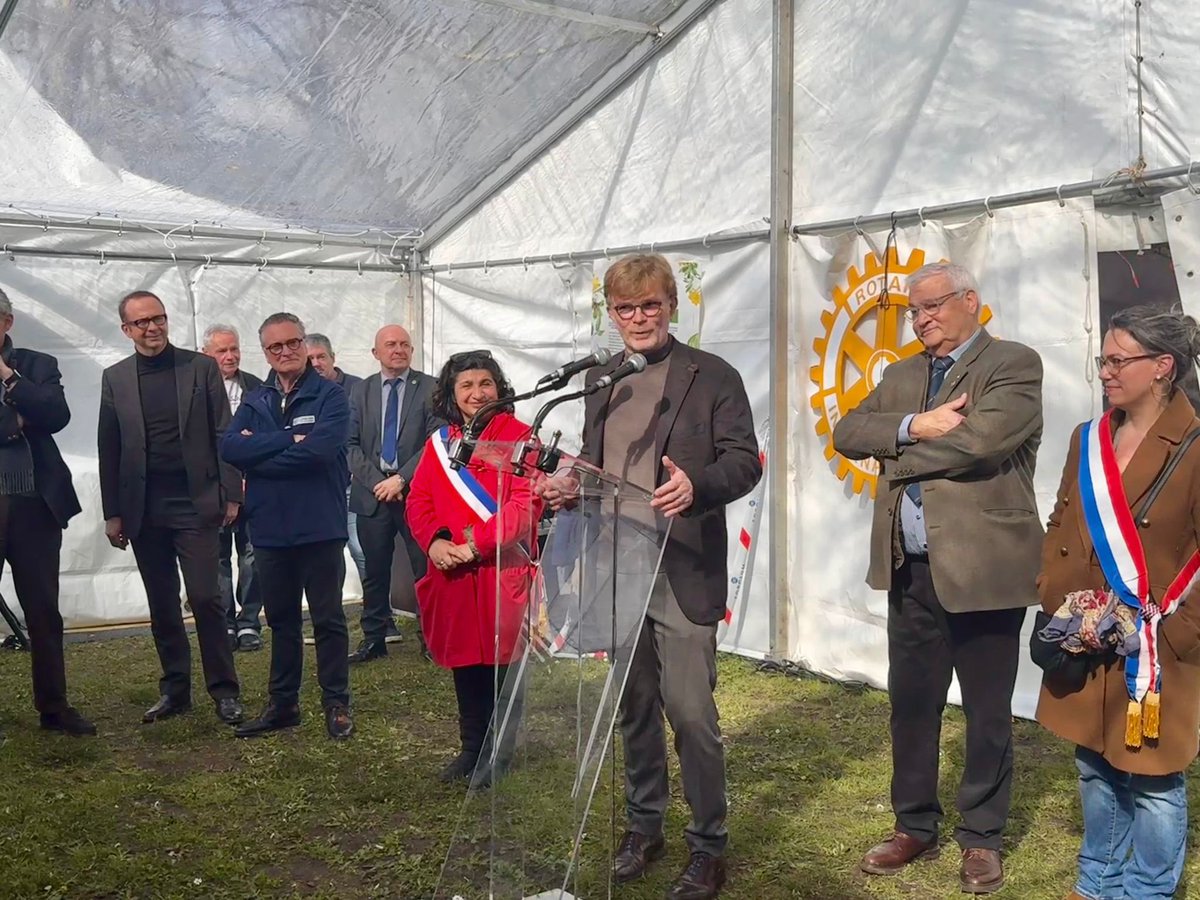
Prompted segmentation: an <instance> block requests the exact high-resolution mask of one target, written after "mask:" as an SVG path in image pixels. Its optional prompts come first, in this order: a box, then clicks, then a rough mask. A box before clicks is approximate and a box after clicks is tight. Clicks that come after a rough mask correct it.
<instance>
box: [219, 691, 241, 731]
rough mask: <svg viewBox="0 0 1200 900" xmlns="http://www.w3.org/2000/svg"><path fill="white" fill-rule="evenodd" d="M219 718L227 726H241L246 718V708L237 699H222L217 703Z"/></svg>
mask: <svg viewBox="0 0 1200 900" xmlns="http://www.w3.org/2000/svg"><path fill="white" fill-rule="evenodd" d="M217 718H218V719H220V720H221V721H222V722H224V723H225V724H226V725H240V724H241V723H242V721H244V720H245V718H246V708H245V707H244V706H242V701H241V700H239V699H238V698H237V697H222V698H221V699H220V700H218V701H217Z"/></svg>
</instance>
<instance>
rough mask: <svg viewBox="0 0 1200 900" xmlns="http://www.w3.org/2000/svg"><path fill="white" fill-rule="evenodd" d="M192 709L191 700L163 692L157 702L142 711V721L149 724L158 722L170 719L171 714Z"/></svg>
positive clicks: (178, 713) (177, 714) (174, 714)
mask: <svg viewBox="0 0 1200 900" xmlns="http://www.w3.org/2000/svg"><path fill="white" fill-rule="evenodd" d="M191 711H192V701H191V700H176V699H175V698H173V697H168V696H167V695H166V694H163V695H162V696H161V697H159V698H158V702H157V703H155V704H154V705H153V706H152V707H150V708H149V709H148V710H146V711H145V712H144V713H142V723H143V724H145V725H149V724H150V723H151V722H157V721H159V720H161V719H169V718H171V716H180V715H183V714H184V713H186V712H191Z"/></svg>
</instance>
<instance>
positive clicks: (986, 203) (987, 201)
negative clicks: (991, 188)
mask: <svg viewBox="0 0 1200 900" xmlns="http://www.w3.org/2000/svg"><path fill="white" fill-rule="evenodd" d="M983 209H984V212H986V213H987V214H988V218H989V219H994V218H996V214H995V213H994V212H992V195H991V194H988V195H987V196H986V197H984V198H983Z"/></svg>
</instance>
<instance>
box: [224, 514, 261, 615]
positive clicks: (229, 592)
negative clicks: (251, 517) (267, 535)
mask: <svg viewBox="0 0 1200 900" xmlns="http://www.w3.org/2000/svg"><path fill="white" fill-rule="evenodd" d="M220 540H221V555H220V556H219V557H218V559H217V585H218V588H219V589H220V591H221V598H222V602H223V603H224V604H225V626H226V628H227V630H228V631H230V632H232V633H235V634H237V635H239V636H240V635H242V634H245V633H247V632H253V633H254V634H258V633H259V632H260V631H261V630H262V624H261V623H260V622H259V620H258V614H259V612H261V610H262V605H263V604H262V589H261V587H260V586H259V584H258V579H257V578H256V577H255V572H254V547H253V546H252V545H251V543H250V536H249V534H248V532H247V530H246V520H245V519H243V518H238V520H237V521H236V522H234V523H233V525H231V526H229V527H228V528H222V529H221V536H220ZM235 547H236V549H237V591H236V592H235V591H234V588H233V551H234V548H235Z"/></svg>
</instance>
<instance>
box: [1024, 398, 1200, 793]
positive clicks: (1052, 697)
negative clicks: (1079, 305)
mask: <svg viewBox="0 0 1200 900" xmlns="http://www.w3.org/2000/svg"><path fill="white" fill-rule="evenodd" d="M1117 415H1120V413H1118V414H1117ZM1114 418H1115V417H1114ZM1114 424H1115V423H1114ZM1081 427H1082V426H1081ZM1196 427H1200V419H1197V418H1196V414H1195V412H1194V411H1193V410H1192V406H1191V404H1190V403H1189V402H1188V399H1187V397H1186V396H1184V394H1183V392H1182V391H1176V393H1175V396H1174V398H1173V399H1172V400H1171V402H1170V404H1169V405H1168V406H1167V408H1166V410H1165V411H1164V412H1163V414H1162V415H1161V416H1159V418H1158V421H1157V422H1155V423H1154V427H1153V428H1151V429H1150V432H1149V433H1148V434H1147V435H1146V437H1145V439H1144V440H1143V441H1142V444H1141V446H1140V447H1138V449H1137V452H1136V453H1135V454H1134V455H1133V459H1131V460H1130V461H1129V464H1128V465H1127V466H1126V467H1125V472H1124V473H1123V474H1122V477H1121V481H1122V483H1123V484H1124V485H1125V494H1126V496H1127V498H1128V500H1129V506H1130V508H1131V509H1133V510H1135V511H1136V510H1137V509H1138V508H1139V506H1140V505H1141V503H1142V500H1143V498H1144V497H1145V495H1146V493H1147V491H1149V489H1150V486H1151V485H1152V484H1153V483H1154V480H1155V479H1156V478H1157V477H1158V474H1159V472H1161V471H1162V469H1163V467H1164V466H1165V465H1166V464H1167V460H1168V459H1169V458H1170V456H1171V454H1172V453H1173V452H1174V450H1175V448H1177V447H1178V446H1179V444H1180V442H1181V441H1182V440H1183V439H1184V437H1186V436H1187V434H1188V433H1189V432H1190V431H1192V430H1193V429H1194V428H1196ZM1079 434H1080V428H1076V429H1075V433H1074V434H1073V435H1072V436H1071V449H1070V452H1069V453H1068V454H1067V463H1066V465H1065V466H1064V467H1063V475H1062V483H1061V484H1060V485H1059V488H1058V500H1057V502H1056V503H1055V504H1054V512H1053V513H1052V514H1051V515H1050V523H1049V527H1048V528H1047V530H1046V541H1045V544H1044V546H1043V550H1042V567H1041V574H1040V575H1039V576H1038V594H1039V596H1040V598H1041V602H1042V609H1044V610H1046V611H1047V612H1049V613H1053V612H1054V611H1055V610H1056V609H1058V607H1059V606H1060V605H1061V604H1062V601H1063V598H1064V597H1065V596H1066V595H1067V594H1068V593H1069V592H1070V591H1078V590H1084V589H1086V588H1092V589H1098V588H1102V587H1104V585H1105V579H1104V573H1103V572H1102V571H1101V569H1100V563H1099V562H1098V561H1097V559H1096V554H1095V552H1094V551H1093V550H1092V542H1091V539H1090V538H1089V537H1088V533H1087V527H1086V526H1085V524H1084V519H1083V510H1082V508H1081V506H1080V502H1079V478H1078V474H1079ZM1139 534H1140V535H1141V538H1142V546H1143V547H1144V548H1145V551H1146V565H1147V566H1148V567H1149V570H1150V589H1151V592H1152V595H1153V596H1155V597H1161V596H1162V595H1163V592H1164V591H1165V590H1166V588H1167V585H1169V584H1170V583H1171V581H1172V580H1174V578H1175V576H1176V575H1177V574H1178V573H1179V570H1180V569H1182V568H1183V565H1184V563H1185V562H1186V561H1187V560H1188V558H1189V557H1190V556H1191V555H1192V554H1193V553H1194V552H1195V551H1196V547H1197V544H1198V541H1200V538H1198V537H1197V536H1198V535H1200V441H1198V442H1196V443H1194V444H1192V446H1191V447H1189V448H1188V451H1187V455H1186V456H1184V458H1183V459H1182V460H1181V461H1180V463H1179V466H1178V467H1177V468H1176V469H1175V471H1174V472H1173V473H1171V478H1170V480H1169V482H1168V483H1167V485H1166V487H1165V488H1164V489H1163V491H1162V492H1161V493H1159V495H1158V497H1157V498H1156V499H1155V501H1154V505H1153V506H1152V507H1151V508H1150V511H1149V513H1148V514H1147V516H1146V518H1145V520H1143V522H1142V525H1141V528H1139ZM1159 634H1160V636H1161V638H1162V642H1161V645H1160V646H1161V650H1162V653H1161V660H1162V676H1163V683H1162V701H1161V702H1162V710H1161V721H1162V724H1161V727H1160V737H1159V739H1158V741H1157V742H1149V741H1148V742H1143V746H1142V748H1141V749H1140V750H1128V749H1126V747H1125V709H1126V706H1127V705H1128V703H1129V694H1128V692H1127V690H1126V687H1125V666H1124V662H1123V661H1122V660H1119V659H1117V660H1113V661H1112V662H1109V663H1108V664H1107V665H1105V666H1103V667H1100V668H1097V669H1096V670H1095V671H1093V672H1092V673H1091V674H1090V675H1089V676H1088V679H1087V682H1086V683H1085V684H1084V687H1083V689H1082V690H1079V691H1074V692H1071V691H1068V690H1067V689H1065V688H1064V686H1063V685H1061V684H1059V683H1056V681H1055V679H1054V678H1053V677H1052V676H1047V677H1046V678H1045V679H1044V680H1043V683H1042V692H1041V696H1040V697H1039V699H1038V708H1037V719H1038V721H1039V722H1041V723H1042V725H1044V726H1045V727H1046V728H1047V729H1049V730H1050V731H1053V732H1054V733H1055V734H1057V735H1059V736H1060V737H1063V738H1066V739H1067V740H1069V741H1073V742H1075V743H1076V744H1080V745H1082V746H1084V747H1088V748H1090V749H1092V750H1095V751H1096V752H1097V753H1102V754H1103V755H1104V758H1105V759H1106V760H1108V762H1109V763H1111V764H1112V765H1113V766H1115V767H1116V768H1118V769H1120V770H1121V771H1122V772H1132V773H1135V774H1138V775H1167V774H1170V773H1173V772H1181V771H1183V770H1184V769H1185V768H1187V766H1188V765H1189V764H1190V763H1191V762H1192V760H1193V759H1195V758H1196V753H1197V751H1198V750H1200V738H1198V737H1197V735H1200V598H1197V596H1196V592H1195V591H1193V592H1192V593H1191V594H1190V595H1188V596H1187V597H1185V598H1184V603H1183V605H1182V606H1180V607H1179V608H1178V609H1177V610H1176V611H1175V612H1174V613H1173V614H1172V615H1170V616H1168V617H1167V618H1166V619H1165V620H1164V621H1163V623H1162V625H1161V626H1160V631H1159Z"/></svg>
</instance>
